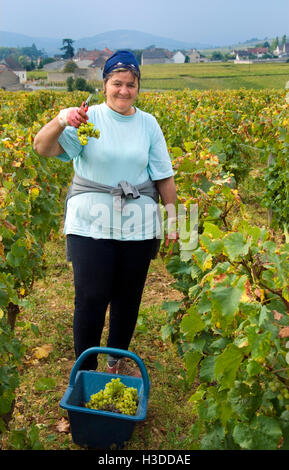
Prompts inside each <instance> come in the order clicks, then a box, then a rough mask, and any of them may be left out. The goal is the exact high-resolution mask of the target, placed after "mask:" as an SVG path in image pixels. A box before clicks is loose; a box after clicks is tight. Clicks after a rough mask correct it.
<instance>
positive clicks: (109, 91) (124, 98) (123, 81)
mask: <svg viewBox="0 0 289 470" xmlns="http://www.w3.org/2000/svg"><path fill="white" fill-rule="evenodd" d="M103 88H104V91H105V93H106V104H107V105H108V106H109V107H110V108H111V109H112V110H113V111H116V112H117V113H120V114H124V115H126V116H127V115H129V114H133V113H134V109H133V107H132V106H133V104H134V102H135V99H136V97H137V95H138V79H137V77H136V76H135V75H133V74H132V73H131V72H130V71H129V70H128V71H125V72H115V73H114V74H113V75H112V77H110V78H109V79H108V81H107V82H106V83H104V85H103Z"/></svg>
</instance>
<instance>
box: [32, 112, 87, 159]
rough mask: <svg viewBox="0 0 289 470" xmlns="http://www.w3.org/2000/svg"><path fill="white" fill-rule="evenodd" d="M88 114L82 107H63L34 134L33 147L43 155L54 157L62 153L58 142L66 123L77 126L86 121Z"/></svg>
mask: <svg viewBox="0 0 289 470" xmlns="http://www.w3.org/2000/svg"><path fill="white" fill-rule="evenodd" d="M87 119H88V116H87V114H86V112H85V111H84V109H83V108H67V109H63V110H62V111H61V112H60V113H59V115H58V116H56V117H55V118H54V119H52V121H50V122H48V123H47V124H46V125H45V126H44V127H42V129H40V131H39V132H38V134H36V136H35V139H34V142H33V148H34V150H35V151H36V152H37V153H38V154H39V155H42V156H43V157H55V156H56V155H61V154H62V153H64V150H63V148H62V147H61V145H60V144H59V142H58V139H59V137H60V135H61V134H62V132H63V130H64V128H65V127H66V126H67V125H70V126H73V127H76V128H77V127H79V126H80V124H81V123H86V121H87Z"/></svg>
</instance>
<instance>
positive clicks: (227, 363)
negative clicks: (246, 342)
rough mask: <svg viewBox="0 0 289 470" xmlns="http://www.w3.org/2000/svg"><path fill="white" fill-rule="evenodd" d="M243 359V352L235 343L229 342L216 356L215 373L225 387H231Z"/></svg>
mask: <svg viewBox="0 0 289 470" xmlns="http://www.w3.org/2000/svg"><path fill="white" fill-rule="evenodd" d="M242 360H243V352H242V350H241V349H239V348H237V346H235V345H234V344H229V345H228V346H227V347H226V349H225V350H224V351H223V352H222V354H220V355H219V356H218V357H217V358H216V362H215V375H216V378H217V379H218V380H220V382H221V385H222V387H223V388H231V387H232V386H233V385H234V381H235V378H236V375H237V372H238V369H239V366H240V364H241V362H242Z"/></svg>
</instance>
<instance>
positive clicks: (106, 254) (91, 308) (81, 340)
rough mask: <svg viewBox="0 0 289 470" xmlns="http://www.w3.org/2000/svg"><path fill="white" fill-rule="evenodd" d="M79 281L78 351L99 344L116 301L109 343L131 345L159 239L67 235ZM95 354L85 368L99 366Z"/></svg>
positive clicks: (76, 352) (77, 283) (76, 343)
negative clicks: (106, 315) (106, 320)
mask: <svg viewBox="0 0 289 470" xmlns="http://www.w3.org/2000/svg"><path fill="white" fill-rule="evenodd" d="M67 244H68V249H69V253H70V256H71V260H72V266H73V272H74V286H75V310H74V323H73V333H74V347H75V354H76V357H78V356H79V355H80V354H81V353H82V352H83V351H84V350H85V349H88V348H90V347H92V346H99V345H100V339H101V334H102V331H103V326H104V321H105V313H106V310H107V307H108V305H109V304H110V318H109V336H108V341H107V346H108V347H112V348H120V349H125V350H127V349H128V347H129V344H130V341H131V338H132V335H133V332H134V329H135V325H136V321H137V316H138V311H139V306H140V302H141V296H142V292H143V288H144V285H145V280H146V276H147V272H148V268H149V264H150V260H151V256H152V250H153V246H154V241H153V240H141V241H119V240H105V239H98V240H95V239H93V238H89V237H82V236H79V235H67ZM96 367H97V356H91V357H88V358H87V359H86V361H85V362H84V363H83V366H82V367H81V368H82V369H95V368H96Z"/></svg>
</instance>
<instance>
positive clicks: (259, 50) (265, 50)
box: [248, 47, 269, 59]
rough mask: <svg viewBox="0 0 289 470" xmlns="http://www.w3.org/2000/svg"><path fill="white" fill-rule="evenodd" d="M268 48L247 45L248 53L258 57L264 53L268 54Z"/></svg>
mask: <svg viewBox="0 0 289 470" xmlns="http://www.w3.org/2000/svg"><path fill="white" fill-rule="evenodd" d="M268 52H269V48H268V47H249V48H248V53H249V54H252V55H255V56H256V57H257V58H258V59H260V58H261V57H263V56H264V55H265V54H268Z"/></svg>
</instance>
